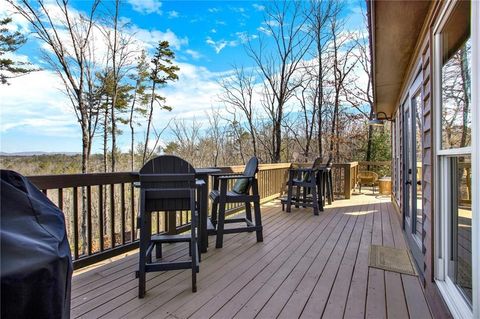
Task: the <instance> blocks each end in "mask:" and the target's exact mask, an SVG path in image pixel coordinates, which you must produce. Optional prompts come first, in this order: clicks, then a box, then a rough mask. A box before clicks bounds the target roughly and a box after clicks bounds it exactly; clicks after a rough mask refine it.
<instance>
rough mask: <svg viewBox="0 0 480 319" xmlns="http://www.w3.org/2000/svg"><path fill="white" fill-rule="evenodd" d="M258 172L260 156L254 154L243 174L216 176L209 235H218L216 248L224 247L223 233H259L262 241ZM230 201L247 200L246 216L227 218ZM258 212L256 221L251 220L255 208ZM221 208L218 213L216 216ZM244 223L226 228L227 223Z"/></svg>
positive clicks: (212, 193) (239, 201) (211, 196)
mask: <svg viewBox="0 0 480 319" xmlns="http://www.w3.org/2000/svg"><path fill="white" fill-rule="evenodd" d="M257 172H258V159H257V158H256V157H252V158H251V159H250V160H249V161H248V163H247V165H246V166H245V170H244V171H243V174H222V175H219V176H216V177H215V179H214V184H213V190H212V191H211V193H210V198H211V199H212V217H211V220H210V221H211V223H210V227H208V234H209V235H217V241H216V245H215V247H216V248H222V246H223V235H224V234H232V233H241V232H254V231H255V232H256V235H257V242H262V241H263V227H262V216H261V213H260V194H259V193H258V181H257V178H256V174H257ZM231 180H235V181H236V182H235V184H234V185H233V188H232V189H231V190H227V188H228V185H227V183H228V181H231ZM227 203H244V204H245V217H244V218H228V219H227V218H225V211H226V204H227ZM251 203H253V210H254V214H255V222H254V221H253V219H252V207H251ZM217 210H218V215H217ZM229 223H245V224H246V226H244V227H235V228H227V229H225V224H229Z"/></svg>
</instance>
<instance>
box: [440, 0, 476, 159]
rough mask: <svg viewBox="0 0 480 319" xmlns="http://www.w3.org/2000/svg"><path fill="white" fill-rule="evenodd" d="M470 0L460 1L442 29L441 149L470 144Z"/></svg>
mask: <svg viewBox="0 0 480 319" xmlns="http://www.w3.org/2000/svg"><path fill="white" fill-rule="evenodd" d="M467 16H468V17H470V3H469V2H468V1H462V2H461V3H460V4H459V5H458V6H457V8H455V11H454V13H453V14H452V15H451V16H450V18H449V19H448V21H447V23H446V25H445V28H444V30H443V31H442V60H443V61H442V105H441V108H442V109H441V110H442V111H441V112H442V115H441V119H442V121H441V127H442V132H441V133H442V139H441V148H442V149H453V148H463V147H467V146H471V143H472V141H471V139H472V105H471V104H472V103H471V99H472V97H471V69H472V67H471V62H472V52H471V48H472V44H471V39H470V19H465V17H467Z"/></svg>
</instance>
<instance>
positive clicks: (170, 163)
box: [137, 155, 199, 298]
mask: <svg viewBox="0 0 480 319" xmlns="http://www.w3.org/2000/svg"><path fill="white" fill-rule="evenodd" d="M139 177H140V216H139V222H138V225H139V228H140V252H139V270H138V272H137V276H138V279H139V281H138V297H139V298H143V297H144V296H145V276H146V273H147V272H154V271H165V270H177V269H190V268H191V269H192V291H193V292H196V290H197V285H196V273H197V272H198V271H199V260H198V259H199V255H198V247H197V234H198V229H197V227H198V213H197V209H196V202H195V169H194V168H193V167H192V165H190V164H189V163H188V162H186V161H185V160H183V159H181V158H179V157H176V156H171V155H164V156H159V157H156V158H154V159H152V160H150V161H149V162H147V163H146V164H145V165H144V166H143V167H142V169H141V170H140V174H139ZM176 211H190V212H191V217H192V218H191V232H190V234H186V235H162V234H160V235H152V217H151V214H152V212H165V213H166V214H169V213H170V214H173V213H175V212H176ZM178 242H185V243H189V247H190V256H191V257H190V260H186V261H169V262H167V261H162V260H161V257H162V244H164V243H178ZM154 249H155V251H156V258H157V260H156V261H155V262H152V252H153V250H154Z"/></svg>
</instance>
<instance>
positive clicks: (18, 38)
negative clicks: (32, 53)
mask: <svg viewBox="0 0 480 319" xmlns="http://www.w3.org/2000/svg"><path fill="white" fill-rule="evenodd" d="M10 22H12V18H4V19H1V20H0V83H1V84H9V83H8V79H11V78H14V77H18V76H21V75H24V74H27V73H30V72H32V71H36V70H37V69H35V68H33V67H32V65H31V64H30V63H28V62H18V61H14V60H12V59H10V58H5V57H2V56H3V55H5V54H6V53H12V52H15V51H17V50H18V49H19V48H20V47H21V46H22V45H24V44H25V42H27V38H26V37H25V36H24V35H23V34H21V33H20V32H18V31H15V32H11V31H10V30H9V29H8V27H7V26H8V24H9V23H10Z"/></svg>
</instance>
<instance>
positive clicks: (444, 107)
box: [434, 1, 480, 318]
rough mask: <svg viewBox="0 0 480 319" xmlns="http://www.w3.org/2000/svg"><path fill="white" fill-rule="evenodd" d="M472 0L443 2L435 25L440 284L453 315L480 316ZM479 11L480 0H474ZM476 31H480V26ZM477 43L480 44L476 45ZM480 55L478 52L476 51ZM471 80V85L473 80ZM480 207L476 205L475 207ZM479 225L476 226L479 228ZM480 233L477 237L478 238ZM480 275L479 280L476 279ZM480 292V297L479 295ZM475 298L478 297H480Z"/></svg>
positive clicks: (476, 77) (476, 107)
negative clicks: (439, 17) (441, 11)
mask: <svg viewBox="0 0 480 319" xmlns="http://www.w3.org/2000/svg"><path fill="white" fill-rule="evenodd" d="M472 3H475V2H471V1H454V2H448V3H446V5H445V11H444V14H443V17H442V18H441V19H440V21H439V23H438V25H437V26H436V28H435V31H434V33H435V52H434V57H435V63H434V64H435V73H436V74H438V75H436V81H435V87H434V91H435V94H436V95H435V102H434V103H435V113H436V121H435V125H434V126H435V128H436V158H437V160H436V166H437V171H436V184H437V186H436V194H437V195H436V198H437V207H438V209H437V211H436V214H438V216H439V218H438V219H437V230H438V234H439V237H438V239H437V240H438V243H439V246H438V251H437V258H438V261H439V263H438V267H437V273H436V279H437V284H438V287H439V289H440V291H441V292H442V294H443V296H444V298H445V301H446V302H447V304H448V306H449V308H450V310H451V311H452V314H453V316H454V317H462V318H471V317H472V316H474V317H475V316H478V314H479V313H478V311H479V300H478V299H479V298H478V275H479V270H478V269H477V268H478V265H475V263H476V261H475V259H476V258H477V259H478V253H479V249H478V247H479V246H478V243H477V242H476V241H478V235H477V234H476V232H478V228H476V227H478V218H479V215H478V206H475V205H477V204H478V200H479V198H478V196H479V194H478V193H479V192H478V191H476V192H475V191H474V189H475V187H478V176H476V175H478V172H477V173H475V164H474V163H477V164H476V165H478V163H479V157H478V155H477V154H475V152H473V148H474V147H478V146H476V144H475V143H478V141H477V140H476V139H477V138H478V133H476V135H475V133H474V132H478V125H479V124H480V123H478V121H475V120H473V119H474V118H477V119H478V113H477V112H478V111H479V110H478V105H476V104H475V103H474V101H475V100H474V99H476V100H477V101H478V92H475V91H473V92H472V88H473V87H475V86H474V85H475V84H474V83H477V84H476V85H477V86H478V75H477V74H472V60H475V59H476V61H478V56H475V54H473V53H472V50H474V48H478V40H479V39H478V34H472V30H471V15H472V14H471V9H472ZM475 6H476V7H473V8H475V10H476V12H477V16H478V11H479V8H478V3H475ZM477 33H478V32H477ZM475 45H477V47H475ZM477 55H478V54H477ZM472 83H473V85H472ZM475 207H477V211H476V209H475ZM476 229H477V230H476ZM476 238H477V239H476ZM475 278H477V280H476V279H475ZM476 296H477V297H476ZM476 299H477V300H476Z"/></svg>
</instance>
